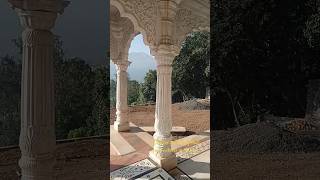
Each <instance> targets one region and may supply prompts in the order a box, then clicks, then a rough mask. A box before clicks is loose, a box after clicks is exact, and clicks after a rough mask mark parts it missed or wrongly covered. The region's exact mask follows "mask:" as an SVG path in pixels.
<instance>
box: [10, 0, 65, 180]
mask: <svg viewBox="0 0 320 180" xmlns="http://www.w3.org/2000/svg"><path fill="white" fill-rule="evenodd" d="M9 3H10V4H11V5H12V7H13V8H14V9H15V10H16V11H17V13H18V15H19V18H20V22H21V25H22V27H23V33H22V40H23V56H22V82H21V84H22V85H21V131H20V139H19V146H20V150H21V158H20V160H19V166H20V168H21V175H22V177H21V179H22V180H44V179H46V180H51V179H54V169H53V166H54V163H55V155H54V152H55V147H56V137H55V120H54V118H55V117H54V113H55V107H54V74H53V48H54V35H53V34H52V32H51V29H52V28H53V27H54V24H55V21H56V18H57V13H58V12H60V11H61V10H62V9H63V8H64V3H63V1H46V2H45V1H41V2H39V1H33V0H25V1H19V0H9ZM42 8H43V9H42Z"/></svg>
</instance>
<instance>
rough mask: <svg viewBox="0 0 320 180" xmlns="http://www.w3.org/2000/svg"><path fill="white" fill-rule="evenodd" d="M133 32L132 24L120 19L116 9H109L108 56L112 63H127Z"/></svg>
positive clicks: (128, 20) (129, 21) (134, 33)
mask: <svg viewBox="0 0 320 180" xmlns="http://www.w3.org/2000/svg"><path fill="white" fill-rule="evenodd" d="M137 34H138V33H137V32H135V30H134V26H133V23H132V22H131V20H130V19H128V18H126V17H121V16H120V12H119V11H118V10H117V8H116V7H113V6H111V8H110V50H111V52H110V56H111V59H112V60H113V61H119V60H121V61H127V60H128V51H129V48H130V44H131V41H132V39H133V38H134V37H135V36H136V35H137Z"/></svg>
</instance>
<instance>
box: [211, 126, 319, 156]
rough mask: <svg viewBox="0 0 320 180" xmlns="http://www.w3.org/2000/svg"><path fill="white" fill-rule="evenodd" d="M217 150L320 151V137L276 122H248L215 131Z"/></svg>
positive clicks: (258, 151) (244, 151)
mask: <svg viewBox="0 0 320 180" xmlns="http://www.w3.org/2000/svg"><path fill="white" fill-rule="evenodd" d="M213 133H214V134H213V149H214V151H215V152H221V153H222V152H242V153H272V152H287V153H288V152H290V153H295V152H315V151H320V141H319V139H317V138H315V137H311V136H306V135H300V134H297V133H293V132H289V131H286V130H284V129H282V128H280V127H278V126H276V125H275V124H272V123H267V122H262V123H255V124H248V125H245V126H241V127H239V128H237V129H234V130H230V131H213Z"/></svg>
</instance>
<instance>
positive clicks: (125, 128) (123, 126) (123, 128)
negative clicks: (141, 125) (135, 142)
mask: <svg viewBox="0 0 320 180" xmlns="http://www.w3.org/2000/svg"><path fill="white" fill-rule="evenodd" d="M113 127H114V129H115V130H116V131H118V132H125V131H130V126H129V123H128V122H127V123H121V124H120V123H119V122H117V121H115V122H114V124H113Z"/></svg>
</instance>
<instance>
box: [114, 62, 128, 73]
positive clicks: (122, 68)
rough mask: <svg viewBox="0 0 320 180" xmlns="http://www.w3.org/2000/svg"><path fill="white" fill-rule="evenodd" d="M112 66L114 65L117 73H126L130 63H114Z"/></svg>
mask: <svg viewBox="0 0 320 180" xmlns="http://www.w3.org/2000/svg"><path fill="white" fill-rule="evenodd" d="M114 64H115V65H116V69H117V73H120V71H127V69H128V67H129V65H130V64H131V62H130V61H114Z"/></svg>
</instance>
